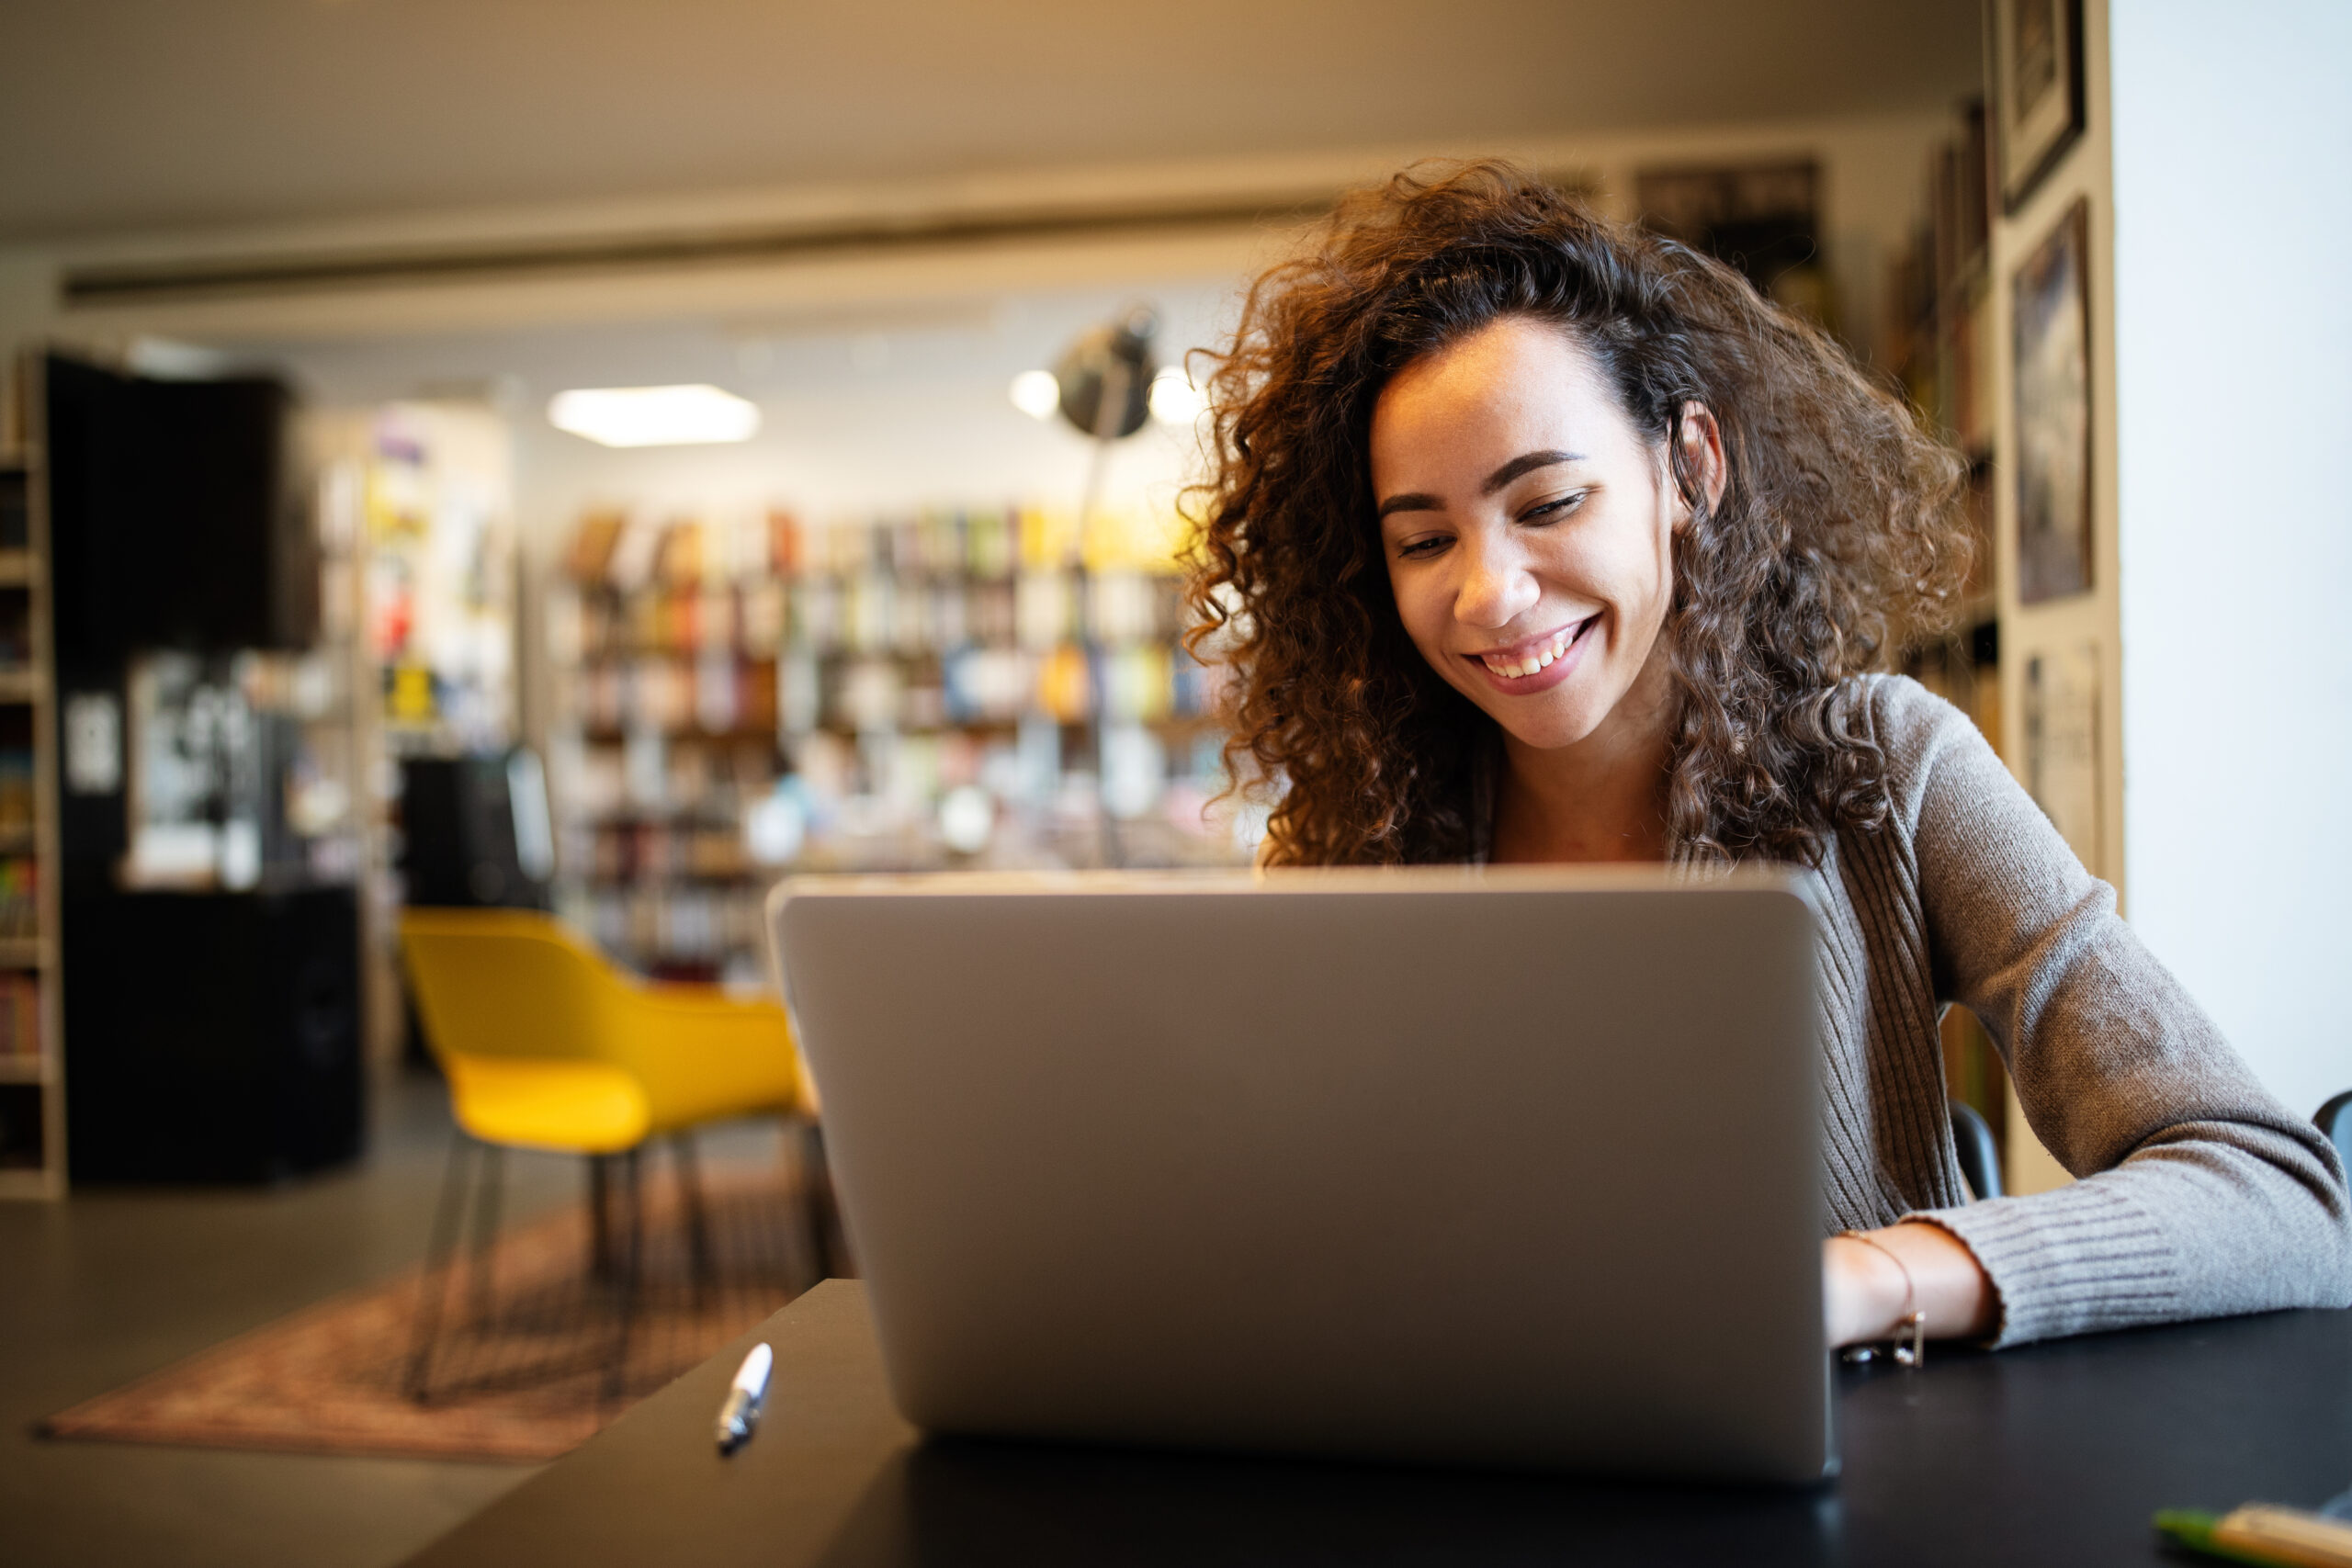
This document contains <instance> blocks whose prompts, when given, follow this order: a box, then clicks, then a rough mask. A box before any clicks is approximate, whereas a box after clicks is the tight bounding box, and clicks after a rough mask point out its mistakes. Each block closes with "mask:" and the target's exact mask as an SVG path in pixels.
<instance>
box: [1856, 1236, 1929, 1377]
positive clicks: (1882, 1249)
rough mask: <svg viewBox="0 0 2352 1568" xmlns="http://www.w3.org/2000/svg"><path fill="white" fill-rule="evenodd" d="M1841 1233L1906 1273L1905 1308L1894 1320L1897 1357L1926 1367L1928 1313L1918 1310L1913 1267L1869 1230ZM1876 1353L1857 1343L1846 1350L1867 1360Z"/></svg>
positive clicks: (1899, 1359) (1896, 1358) (1899, 1362)
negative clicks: (1907, 1336)
mask: <svg viewBox="0 0 2352 1568" xmlns="http://www.w3.org/2000/svg"><path fill="white" fill-rule="evenodd" d="M1838 1235H1841V1236H1844V1237H1845V1238H1846V1239H1847V1240H1849V1241H1859V1242H1860V1243H1861V1244H1862V1245H1863V1246H1864V1247H1869V1248H1871V1250H1872V1251H1874V1252H1876V1253H1878V1254H1879V1255H1880V1256H1881V1257H1883V1258H1885V1259H1886V1260H1887V1261H1888V1262H1890V1263H1892V1264H1894V1267H1895V1269H1896V1271H1897V1272H1899V1273H1900V1274H1902V1276H1903V1311H1902V1312H1901V1313H1900V1314H1897V1315H1896V1317H1895V1319H1894V1336H1893V1337H1894V1359H1895V1361H1896V1362H1897V1364H1899V1365H1902V1366H1905V1367H1922V1366H1925V1365H1927V1362H1928V1314H1926V1313H1924V1312H1921V1311H1919V1310H1918V1304H1919V1288H1918V1286H1917V1284H1915V1283H1913V1281H1912V1279H1911V1266H1910V1265H1909V1264H1907V1263H1905V1262H1904V1261H1903V1259H1902V1258H1898V1257H1896V1256H1895V1253H1894V1248H1893V1247H1889V1246H1887V1245H1886V1244H1885V1243H1884V1242H1883V1241H1880V1240H1879V1239H1878V1238H1877V1237H1876V1236H1873V1235H1869V1234H1868V1233H1866V1232H1863V1231H1839V1232H1838ZM1906 1333H1907V1334H1908V1335H1909V1336H1910V1338H1911V1343H1909V1344H1908V1345H1905V1343H1904V1342H1903V1339H1904V1336H1905V1334H1906ZM1856 1351H1860V1354H1859V1355H1857V1354H1856V1353H1855V1352H1856ZM1873 1353H1874V1352H1872V1351H1871V1349H1870V1348H1868V1347H1866V1346H1860V1345H1857V1346H1852V1347H1849V1348H1848V1350H1847V1352H1846V1359H1848V1360H1849V1361H1867V1360H1869V1359H1871V1355H1872V1354H1873Z"/></svg>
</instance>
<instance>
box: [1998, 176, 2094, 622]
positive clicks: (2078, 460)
mask: <svg viewBox="0 0 2352 1568" xmlns="http://www.w3.org/2000/svg"><path fill="white" fill-rule="evenodd" d="M2089 253H2090V207H2089V204H2088V203H2087V202H2083V201H2078V202H2076V203H2075V205H2074V206H2073V207H2071V208H2069V209H2067V210H2066V215H2065V216H2064V218H2061V219H2060V220H2058V223H2057V226H2056V227H2055V228H2053V229H2052V230H2051V231H2050V235H2049V237H2048V238H2047V239H2045V240H2043V241H2042V242H2041V244H2040V245H2038V246H2036V247H2035V248H2034V251H2033V254H2031V255H2030V256H2028V257H2027V258H2026V261H2025V265H2023V266H2021V267H2019V268H2018V271H2017V276H2016V277H2015V278H2014V279H2013V280H2012V281H2011V284H2010V289H2011V299H2010V305H2011V311H2010V324H2011V330H2012V332H2013V333H2014V343H2013V346H2014V348H2015V351H2016V353H2015V357H2014V359H2013V361H2012V364H2011V374H2012V377H2013V385H2012V387H2011V392H2012V401H2013V404H2014V406H2015V408H2016V410H2017V461H2016V462H2015V463H2014V464H2013V465H2012V466H2011V472H2012V473H2013V474H2015V476H2016V479H2017V513H2018V603H2019V604H2040V603H2041V602H2042V601H2043V600H2045V599H2061V598H2064V597H2065V596H2066V595H2067V594H2069V593H2080V592H2085V591H2086V590H2087V589H2088V588H2089V587H2090V585H2091V302H2090V265H2089V264H2090V254H2089Z"/></svg>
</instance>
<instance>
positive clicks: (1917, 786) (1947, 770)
mask: <svg viewBox="0 0 2352 1568" xmlns="http://www.w3.org/2000/svg"><path fill="white" fill-rule="evenodd" d="M1877 688H1878V689H1877V691H1876V693H1875V694H1874V698H1875V701H1874V703H1873V706H1874V708H1875V709H1876V718H1877V721H1878V722H1877V728H1878V734H1879V739H1880V741H1881V743H1882V744H1883V746H1884V747H1885V748H1886V750H1887V754H1888V761H1889V764H1890V766H1889V773H1890V775H1891V777H1893V778H1894V781H1895V789H1894V794H1895V799H1894V809H1895V812H1896V814H1897V817H1898V818H1908V819H1909V820H1907V821H1905V822H1903V823H1902V824H1901V825H1902V826H1903V827H1905V828H1907V829H1909V830H1910V833H1911V836H1912V841H1913V844H1914V847H1915V850H1916V853H1917V874H1918V885H1919V889H1920V897H1921V901H1922V903H1923V905H1924V906H1925V914H1926V919H1927V928H1928V945H1929V952H1930V954H1931V955H1932V959H1933V962H1934V966H1935V976H1936V982H1937V987H1938V990H1939V995H1941V996H1942V997H1944V998H1950V999H1953V1000H1957V1001H1960V1002H1962V1003H1963V1004H1965V1005H1966V1006H1967V1007H1968V1008H1969V1009H1970V1010H1973V1012H1974V1013H1975V1014H1976V1015H1977V1017H1978V1018H1979V1019H1981V1020H1982V1021H1984V1023H1985V1028H1986V1029H1987V1030H1988V1031H1989V1032H1991V1034H1992V1036H1993V1038H1994V1040H1995V1042H1996V1043H1997V1044H1998V1045H1999V1046H2000V1048H2001V1052H2002V1055H2003V1058H2004V1059H2005V1060H2006V1061H2007V1064H2008V1066H2009V1071H2010V1075H2011V1077H2012V1078H2013V1079H2014V1080H2015V1082H2016V1085H2017V1091H2018V1101H2019V1103H2020V1104H2021V1105H2022V1106H2023V1108H2024V1111H2025V1117H2026V1121H2027V1122H2028V1123H2029V1124H2030V1126H2031V1127H2032V1129H2033V1131H2034V1134H2035V1136H2037V1137H2039V1138H2040V1139H2041V1142H2042V1144H2043V1145H2044V1146H2046V1147H2047V1148H2048V1149H2049V1150H2050V1151H2051V1153H2052V1155H2054V1156H2057V1159H2058V1161H2059V1163H2060V1164H2062V1165H2064V1167H2065V1168H2066V1169H2067V1170H2068V1172H2070V1173H2071V1174H2072V1175H2074V1176H2075V1177H2076V1178H2077V1180H2076V1181H2075V1183H2074V1184H2073V1185H2071V1186H2067V1187H2064V1188H2060V1189H2058V1190H2054V1191H2050V1192H2043V1193H2037V1194H2034V1195H2032V1196H2030V1197H2018V1198H1999V1199H1994V1200H1992V1201H1986V1202H1981V1203H1972V1204H1969V1205H1967V1206H1965V1207H1962V1208H1951V1209H1938V1210H1933V1211H1930V1212H1927V1213H1920V1214H1917V1215H1914V1216H1911V1217H1913V1218H1917V1219H1922V1220H1927V1221H1929V1222H1931V1223H1933V1224H1938V1225H1940V1226H1942V1227H1943V1228H1944V1229H1945V1230H1947V1231H1949V1232H1951V1234H1952V1235H1955V1236H1957V1237H1959V1238H1960V1240H1961V1241H1962V1242H1963V1243H1965V1244H1966V1245H1967V1247H1969V1249H1970V1250H1971V1251H1972V1252H1973V1253H1974V1254H1975V1255H1976V1258H1977V1260H1978V1261H1979V1262H1980V1263H1982V1264H1983V1265H1984V1267H1985V1272H1986V1274H1987V1275H1989V1276H1990V1277H1991V1279H1992V1281H1993V1286H1994V1289H1995V1290H1996V1292H1998V1293H1999V1296H2000V1330H1999V1335H1998V1337H1997V1339H1996V1344H1999V1345H2004V1346H2007V1345H2016V1344H2021V1343H2024V1342H2025V1341H2027V1340H2031V1339H2044V1338H2051V1337H2056V1336H2060V1335H2067V1334H2080V1333H2085V1332H2087V1331H2091V1330H2095V1329H2107V1328H2121V1327H2126V1326H2130V1325H2135V1324H2146V1323H2162V1322H2168V1321H2175V1320H2178V1319H2183V1318H2194V1317H2211V1316H2220V1315H2222V1314H2230V1313H2243V1312H2257V1311H2262V1310H2266V1309H2270V1308H2277V1307H2290V1306H2345V1305H2347V1304H2352V1201H2348V1200H2347V1197H2346V1188H2345V1174H2344V1168H2343V1165H2342V1163H2341V1161H2340V1160H2339V1159H2338V1158H2337V1156H2336V1152H2335V1146H2334V1145H2332V1144H2330V1143H2329V1142H2328V1141H2327V1139H2326V1138H2324V1136H2322V1135H2321V1134H2320V1132H2319V1130H2318V1128H2317V1127H2315V1126H2314V1125H2313V1124H2312V1122H2311V1121H2310V1119H2309V1118H2307V1117H2301V1116H2297V1115H2295V1114H2294V1113H2293V1112H2292V1111H2289V1110H2288V1109H2287V1108H2286V1107H2285V1106H2283V1105H2281V1104H2280V1103H2279V1102H2278V1100H2276V1099H2274V1098H2273V1097H2272V1096H2271V1095H2270V1094H2269V1093H2268V1092H2267V1091H2266V1090H2265V1089H2263V1088H2262V1086H2261V1084H2260V1083H2259V1082H2258V1081H2257V1080H2256V1077H2255V1076H2254V1074H2253V1073H2252V1072H2251V1071H2250V1070H2249V1069H2248V1068H2247V1066H2246V1065H2245V1063H2244V1062H2243V1061H2241V1060H2240V1059H2239V1057H2238V1055H2237V1054H2236V1053H2235V1052H2234V1051H2233V1050H2232V1049H2231V1048H2230V1046H2229V1043H2228V1042H2227V1041H2225V1040H2223V1039H2222V1034H2221V1032H2220V1030H2218V1029H2217V1028H2216V1027H2215V1026H2214V1024H2213V1022H2212V1021H2211V1019H2209V1018H2208V1017H2206V1015H2205V1013H2204V1010H2202V1009H2200V1008H2199V1006H2198V1005H2197V1003H2196V1002H2195V1001H2194V1000H2193V999H2191V998H2190V997H2189V996H2188V992H2186V991H2185V990H2183V989H2182V988H2181V986H2180V983H2179V982H2178V981H2177V980H2176V979H2174V978H2173V976H2172V975H2171V974H2170V973H2169V972H2168V971H2167V970H2166V969H2165V966H2164V965H2163V964H2160V963H2158V962H2157V960H2156V958H2155V956H2154V954H2153V953H2150V952H2149V951H2148V949H2147V948H2146V947H2145V946H2144V945H2143V944H2142V942H2141V941H2140V939H2139V937H2138V935H2137V934H2136V933H2135V932H2133V931H2132V930H2131V927H2130V926H2129V925H2127V924H2125V923H2124V921H2123V919H2122V918H2121V917H2120V915H2119V914H2118V913H2117V912H2116V907H2115V890H2114V889H2113V888H2112V887H2109V886H2108V885H2107V884H2106V883H2104V882H2101V881H2099V880H2098V878H2096V877H2094V876H2092V875H2091V874H2090V873H2089V872H2087V871H2086V870H2085V869H2084V868H2083V864H2082V863H2081V862H2080V861H2079V860H2077V859H2076V858H2075V853H2074V852H2073V851H2072V850H2071V849H2069V848H2068V847H2067V844H2066V842H2065V840H2064V839H2062V838H2061V837H2060V836H2059V834H2058V831H2057V829H2055V828H2053V827H2052V825H2051V823H2050V821H2049V819H2048V818H2046V817H2044V816H2043V815H2042V813H2041V808H2040V807H2037V806H2036V805H2035V804H2034V802H2033V799H2032V797H2031V796H2030V795H2027V794H2026V793H2025V791H2024V789H2023V788H2021V787H2020V786H2019V785H2018V783H2017V781H2016V780H2014V779H2012V778H2011V777H2010V776H2009V773H2008V771H2007V769H2006V768H2004V767H2003V766H2002V765H2001V761H2000V760H1999V758H1997V757H1996V756H1995V755H1994V753H1993V750H1992V748H1991V747H1989V746H1987V745H1986V744H1985V739H1984V738H1983V737H1982V736H1981V735H1979V734H1978V733H1977V731H1976V728H1975V726H1974V725H1973V724H1972V723H1970V722H1969V720H1968V719H1967V718H1966V716H1963V715H1962V714H1961V713H1960V712H1959V711H1958V710H1957V709H1955V708H1953V707H1951V705H1949V704H1946V703H1944V702H1943V701H1941V700H1940V699H1939V698H1937V697H1935V696H1933V695H1931V694H1928V692H1926V691H1925V690H1924V689H1922V688H1921V687H1919V686H1917V684H1915V683H1913V682H1908V681H1900V680H1891V681H1884V682H1878V683H1877Z"/></svg>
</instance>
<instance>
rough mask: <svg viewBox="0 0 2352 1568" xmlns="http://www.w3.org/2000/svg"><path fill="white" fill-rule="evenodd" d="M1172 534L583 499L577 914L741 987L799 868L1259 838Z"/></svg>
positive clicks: (572, 683) (569, 886)
mask: <svg viewBox="0 0 2352 1568" xmlns="http://www.w3.org/2000/svg"><path fill="white" fill-rule="evenodd" d="M1172 538H1173V535H1172V532H1171V530H1170V525H1169V524H1168V523H1167V522H1166V520H1152V519H1148V518H1139V517H1122V518H1115V519H1113V518H1106V519H1103V520H1099V521H1098V522H1097V523H1096V525H1094V526H1092V527H1091V528H1088V529H1084V530H1081V529H1080V528H1079V527H1078V526H1077V525H1075V524H1074V523H1073V522H1072V521H1071V520H1069V519H1068V518H1067V517H1060V516H1056V515H1054V514H1050V513H1046V512H1043V511H1039V510H1037V509H1034V508H1018V507H1001V508H971V509H963V510H944V509H943V510H938V511H934V512H930V513H922V514H921V515H918V516H913V517H902V518H897V519H886V520H876V521H862V520H861V521H852V522H845V523H841V524H836V525H831V526H827V527H821V528H807V527H804V526H802V525H801V524H800V523H799V522H798V521H797V519H796V518H794V517H793V516H791V515H789V514H786V513H769V514H766V515H763V516H756V517H744V518H739V519H737V520H736V521H735V522H734V523H732V524H729V525H717V524H712V523H709V522H705V521H680V522H669V523H655V522H651V521H649V520H647V519H645V518H643V517H630V516H626V515H621V514H615V513H605V514H596V515H591V516H589V517H587V518H584V519H583V520H582V524H581V525H580V529H579V532H578V535H577V536H576V538H575V540H574V544H573V547H572V549H571V558H570V560H569V562H568V563H567V566H566V570H565V571H564V574H563V578H564V581H563V583H562V586H561V587H560V589H559V590H558V591H557V592H556V594H555V596H554V599H553V601H552V604H551V608H550V614H549V616H548V638H549V643H550V647H549V649H548V652H549V660H548V662H549V665H550V667H551V668H552V669H553V670H554V671H556V672H557V676H558V679H557V681H556V682H555V690H554V692H553V693H552V696H553V699H554V700H553V703H552V708H553V711H554V713H555V714H556V715H557V716H558V717H557V720H556V722H555V724H554V725H553V726H551V728H550V734H549V751H550V761H551V769H550V784H551V785H552V793H553V795H554V801H555V806H556V817H557V823H558V834H559V839H558V848H559V853H558V863H559V871H560V877H559V899H560V903H561V906H562V908H563V911H564V913H565V914H566V915H567V916H568V917H569V918H571V919H574V920H575V921H577V922H578V923H580V924H581V925H582V926H583V927H584V928H586V929H587V930H588V931H591V932H593V933H594V936H595V937H596V939H597V941H598V942H600V943H601V944H602V945H603V946H604V947H605V949H606V950H607V951H609V952H611V953H615V954H616V955H617V956H619V957H620V958H622V959H623V960H624V961H626V962H628V963H631V964H635V965H637V966H638V967H639V968H640V969H643V970H645V971H647V972H649V973H652V974H656V975H663V976H679V977H689V976H691V977H702V978H707V977H718V978H721V979H730V980H742V981H747V982H749V981H755V980H757V979H758V978H759V977H760V976H761V975H762V974H763V963H764V961H763V957H762V954H763V938H762V935H761V930H760V910H761V902H762V899H763V897H764V895H765V892H766V889H767V887H768V886H770V885H771V884H772V883H774V882H775V880H776V879H777V878H779V877H781V876H783V875H786V874H791V873H795V872H809V871H893V870H931V869H944V868H952V867H960V866H972V867H991V868H1019V867H1052V866H1086V865H1099V864H1103V863H1120V864H1125V865H1129V866H1183V865H1209V864H1230V863H1237V862H1242V861H1246V859H1247V851H1246V849H1245V848H1243V847H1242V845H1241V844H1240V842H1239V840H1238V838H1237V836H1236V834H1235V833H1234V831H1233V829H1232V825H1231V823H1230V822H1229V821H1227V820H1226V819H1225V818H1222V817H1217V816H1215V815H1211V814H1204V806H1205V805H1206V804H1207V803H1208V801H1209V799H1210V797H1211V796H1212V795H1215V794H1216V793H1217V792H1218V790H1220V789H1221V788H1222V774H1221V767H1222V764H1221V761H1220V757H1221V749H1222V745H1223V740H1224V734H1223V731H1222V730H1221V728H1218V727H1217V725H1216V721H1215V720H1214V718H1213V717H1212V716H1211V714H1212V711H1213V709H1214V707H1215V702H1214V693H1213V691H1212V687H1211V682H1212V679H1213V672H1212V671H1211V670H1210V669H1209V668H1207V667H1205V666H1204V665H1202V664H1200V663H1198V662H1197V661H1195V660H1193V658H1192V657H1191V656H1190V655H1189V654H1187V653H1186V652H1185V651H1184V650H1183V649H1182V645H1181V642H1180V640H1179V639H1180V637H1181V634H1182V630H1183V612H1182V594H1181V589H1180V580H1179V578H1178V575H1177V572H1176V561H1175V556H1174V552H1173V548H1172ZM1098 692H1099V694H1100V704H1099V706H1100V717H1099V722H1098V720H1097V716H1096V709H1097V704H1096V696H1097V694H1098Z"/></svg>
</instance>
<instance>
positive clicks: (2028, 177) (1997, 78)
mask: <svg viewBox="0 0 2352 1568" xmlns="http://www.w3.org/2000/svg"><path fill="white" fill-rule="evenodd" d="M1987 18H1988V19H1987V23H1986V25H1987V26H1988V27H1989V28H1991V29H1992V35H1993V36H1992V39H1991V40H1990V42H1991V49H1990V52H1991V55H1992V61H1993V105H1994V112H1993V118H1994V122H1995V129H1996V136H1995V144H1996V147H1997V148H1998V149H1999V159H1998V162H1999V166H2000V186H2001V210H2002V211H2003V212H2005V213H2008V214H2010V215H2012V216H2014V215H2015V214H2016V212H2017V210H2018V208H2020V207H2022V206H2023V205H2025V202H2026V198H2027V197H2030V196H2031V195H2032V194H2033V191H2034V187H2035V186H2039V185H2040V184H2041V179H2042V176H2043V175H2047V174H2048V173H2049V172H2050V171H2051V169H2052V167H2053V166H2054V165H2055V164H2057V162H2058V160H2059V159H2061V158H2063V157H2064V156H2065V155H2066V150H2067V149H2068V148H2069V147H2072V146H2073V145H2074V144H2075V139H2076V138H2077V137H2079V136H2081V135H2082V133H2083V0H1993V4H1992V5H1991V6H1990V7H1988V10H1987Z"/></svg>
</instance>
